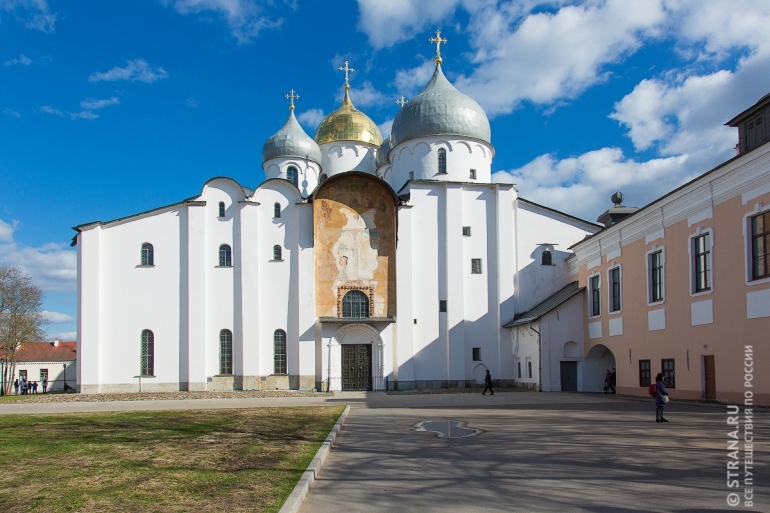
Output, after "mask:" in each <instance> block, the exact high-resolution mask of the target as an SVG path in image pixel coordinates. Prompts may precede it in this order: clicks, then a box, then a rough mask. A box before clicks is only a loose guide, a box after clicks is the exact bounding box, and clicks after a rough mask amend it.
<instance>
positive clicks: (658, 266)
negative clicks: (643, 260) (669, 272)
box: [650, 251, 663, 303]
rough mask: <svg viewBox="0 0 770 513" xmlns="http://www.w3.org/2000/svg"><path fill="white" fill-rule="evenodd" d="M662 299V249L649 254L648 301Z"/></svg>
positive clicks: (653, 301) (652, 301)
mask: <svg viewBox="0 0 770 513" xmlns="http://www.w3.org/2000/svg"><path fill="white" fill-rule="evenodd" d="M656 301H663V251H656V252H655V253H651V254H650V303H655V302H656Z"/></svg>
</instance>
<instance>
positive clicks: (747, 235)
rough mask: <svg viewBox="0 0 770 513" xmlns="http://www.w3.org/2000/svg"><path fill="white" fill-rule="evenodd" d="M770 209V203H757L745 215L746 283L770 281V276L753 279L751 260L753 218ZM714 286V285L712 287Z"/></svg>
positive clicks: (744, 254)
mask: <svg viewBox="0 0 770 513" xmlns="http://www.w3.org/2000/svg"><path fill="white" fill-rule="evenodd" d="M768 210H770V205H762V203H757V204H755V205H754V209H753V210H752V211H751V212H747V213H746V214H745V215H744V216H743V242H744V243H743V261H744V263H745V264H744V265H745V266H746V270H745V275H744V278H745V279H746V285H748V286H752V285H760V284H762V283H770V277H767V278H761V279H759V280H752V279H751V275H752V262H751V218H752V217H754V216H758V215H759V214H764V213H765V212H767V211H768ZM712 288H713V287H712Z"/></svg>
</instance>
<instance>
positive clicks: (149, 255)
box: [142, 242, 155, 265]
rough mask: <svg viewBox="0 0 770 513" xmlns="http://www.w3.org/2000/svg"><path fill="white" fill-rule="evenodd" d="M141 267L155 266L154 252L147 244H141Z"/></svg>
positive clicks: (150, 245)
mask: <svg viewBox="0 0 770 513" xmlns="http://www.w3.org/2000/svg"><path fill="white" fill-rule="evenodd" d="M142 265H155V250H154V249H153V247H152V244H150V243H149V242H145V243H144V244H142Z"/></svg>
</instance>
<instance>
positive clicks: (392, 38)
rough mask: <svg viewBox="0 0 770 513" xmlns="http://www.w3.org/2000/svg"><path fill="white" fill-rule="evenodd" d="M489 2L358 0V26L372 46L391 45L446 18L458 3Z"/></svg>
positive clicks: (452, 12) (409, 37) (475, 6)
mask: <svg viewBox="0 0 770 513" xmlns="http://www.w3.org/2000/svg"><path fill="white" fill-rule="evenodd" d="M485 3H489V2H484V1H475V0H467V1H461V0H442V1H440V2H426V1H424V0H358V11H359V20H358V29H359V30H361V31H362V32H364V33H365V34H366V35H367V36H369V42H370V43H371V45H372V46H373V47H375V48H384V47H389V46H392V45H394V44H396V43H398V42H400V41H405V40H407V39H411V38H412V37H414V36H415V35H416V34H418V33H419V32H421V31H422V30H424V29H425V28H426V27H433V26H435V25H436V24H439V23H440V22H442V21H445V20H447V19H449V18H450V17H451V16H452V14H454V12H455V10H456V9H457V6H458V5H460V4H464V5H466V6H467V7H468V8H470V9H474V10H475V8H477V7H478V6H479V5H480V4H485Z"/></svg>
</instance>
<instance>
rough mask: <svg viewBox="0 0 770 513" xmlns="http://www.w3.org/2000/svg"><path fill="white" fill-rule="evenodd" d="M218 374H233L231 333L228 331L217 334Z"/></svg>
mask: <svg viewBox="0 0 770 513" xmlns="http://www.w3.org/2000/svg"><path fill="white" fill-rule="evenodd" d="M219 373H220V374H232V373H233V332H232V331H230V330H222V331H220V332H219Z"/></svg>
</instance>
